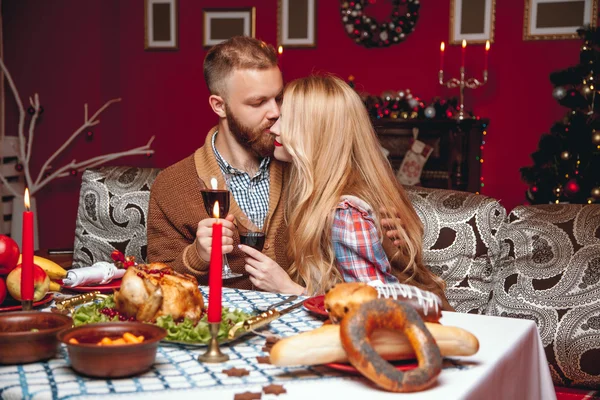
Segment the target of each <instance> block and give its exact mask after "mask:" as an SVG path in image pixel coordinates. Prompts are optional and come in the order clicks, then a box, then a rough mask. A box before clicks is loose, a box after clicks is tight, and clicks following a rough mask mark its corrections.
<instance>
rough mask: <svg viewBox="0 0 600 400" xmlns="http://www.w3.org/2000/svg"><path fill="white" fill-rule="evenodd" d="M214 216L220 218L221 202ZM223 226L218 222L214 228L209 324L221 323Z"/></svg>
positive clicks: (214, 209)
mask: <svg viewBox="0 0 600 400" xmlns="http://www.w3.org/2000/svg"><path fill="white" fill-rule="evenodd" d="M213 216H214V217H215V218H219V202H218V201H216V202H215V205H214V207H213ZM222 239H223V225H221V223H220V222H219V220H217V222H216V223H214V224H213V226H212V245H211V250H210V265H209V270H208V288H209V294H208V322H221V305H222V304H221V303H222V290H223V253H222V250H221V244H222Z"/></svg>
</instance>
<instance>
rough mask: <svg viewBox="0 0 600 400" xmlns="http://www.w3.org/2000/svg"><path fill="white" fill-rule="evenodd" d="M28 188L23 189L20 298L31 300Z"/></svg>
mask: <svg viewBox="0 0 600 400" xmlns="http://www.w3.org/2000/svg"><path fill="white" fill-rule="evenodd" d="M29 207H30V205H29V189H25V212H23V236H22V238H21V239H22V240H21V243H22V246H21V254H22V260H21V300H33V212H31V211H29Z"/></svg>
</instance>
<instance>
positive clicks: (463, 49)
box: [460, 39, 467, 67]
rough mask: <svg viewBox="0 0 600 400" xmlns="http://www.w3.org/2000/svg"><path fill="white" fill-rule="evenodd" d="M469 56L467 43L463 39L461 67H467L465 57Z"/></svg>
mask: <svg viewBox="0 0 600 400" xmlns="http://www.w3.org/2000/svg"><path fill="white" fill-rule="evenodd" d="M466 54H467V41H466V40H464V39H463V41H462V50H461V62H460V66H461V67H464V66H465V55H466Z"/></svg>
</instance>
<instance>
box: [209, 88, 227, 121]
mask: <svg viewBox="0 0 600 400" xmlns="http://www.w3.org/2000/svg"><path fill="white" fill-rule="evenodd" d="M208 103H209V104H210V108H212V110H213V111H214V113H215V114H217V115H218V116H219V118H227V112H226V111H225V101H224V100H223V98H222V97H221V96H217V95H216V94H212V95H210V97H209V98H208Z"/></svg>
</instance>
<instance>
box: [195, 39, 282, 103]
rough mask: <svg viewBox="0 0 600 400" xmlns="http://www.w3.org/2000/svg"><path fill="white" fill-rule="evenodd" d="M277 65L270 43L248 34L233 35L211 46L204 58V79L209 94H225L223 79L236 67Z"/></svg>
mask: <svg viewBox="0 0 600 400" xmlns="http://www.w3.org/2000/svg"><path fill="white" fill-rule="evenodd" d="M275 66H277V53H276V52H275V49H274V48H273V46H271V45H270V44H267V43H265V42H263V41H262V40H258V39H254V38H251V37H248V36H234V37H232V38H231V39H228V40H226V41H224V42H221V43H219V44H217V45H216V46H214V47H212V48H211V49H210V50H209V51H208V54H206V58H205V59H204V79H205V80H206V84H207V85H208V90H209V91H210V93H211V94H216V95H218V96H224V95H225V80H226V78H227V77H228V76H229V75H230V74H231V73H232V72H233V71H234V70H236V69H268V68H272V67H275Z"/></svg>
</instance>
